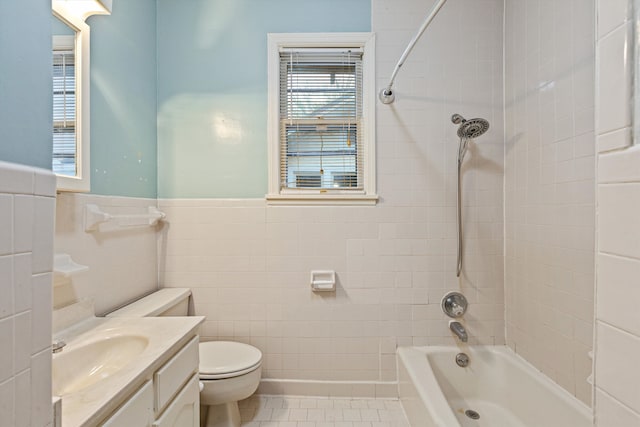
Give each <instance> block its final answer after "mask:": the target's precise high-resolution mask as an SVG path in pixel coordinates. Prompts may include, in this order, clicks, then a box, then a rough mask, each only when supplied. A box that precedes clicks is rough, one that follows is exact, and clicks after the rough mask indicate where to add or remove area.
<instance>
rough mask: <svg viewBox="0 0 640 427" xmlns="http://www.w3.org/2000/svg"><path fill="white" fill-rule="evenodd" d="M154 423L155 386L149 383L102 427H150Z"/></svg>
mask: <svg viewBox="0 0 640 427" xmlns="http://www.w3.org/2000/svg"><path fill="white" fill-rule="evenodd" d="M152 422H153V385H152V384H151V381H147V382H146V383H145V384H144V385H143V386H142V387H141V388H140V390H138V391H137V392H136V393H135V394H134V395H133V396H131V397H130V398H129V399H128V400H127V401H126V402H125V403H124V404H123V405H122V406H121V407H120V408H119V409H118V410H117V411H116V412H115V413H114V414H113V415H112V416H110V417H109V418H108V419H107V420H106V421H105V422H104V423H102V424H101V426H102V427H122V426H136V427H148V426H151V423H152Z"/></svg>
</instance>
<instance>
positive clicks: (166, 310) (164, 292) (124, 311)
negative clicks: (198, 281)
mask: <svg viewBox="0 0 640 427" xmlns="http://www.w3.org/2000/svg"><path fill="white" fill-rule="evenodd" d="M190 296H191V289H188V288H165V289H160V290H159V291H156V292H154V293H152V294H150V295H147V296H146V297H143V298H140V299H139V300H137V301H134V302H132V303H131V304H128V305H125V306H124V307H122V308H120V309H118V310H116V311H113V312H111V313H109V314H107V316H106V317H160V316H187V315H188V314H189V297H190Z"/></svg>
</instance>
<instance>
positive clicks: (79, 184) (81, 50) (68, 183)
mask: <svg viewBox="0 0 640 427" xmlns="http://www.w3.org/2000/svg"><path fill="white" fill-rule="evenodd" d="M63 3H64V2H59V1H54V2H53V4H52V8H53V14H54V15H55V16H56V17H57V18H58V19H60V20H61V21H62V22H63V23H66V24H67V25H68V26H69V27H70V28H71V29H73V30H75V31H76V38H75V39H76V43H75V52H74V54H75V63H76V150H77V151H76V164H77V175H76V176H75V177H71V176H66V175H58V174H56V178H57V190H58V191H75V192H88V191H89V190H90V189H91V181H90V180H91V168H90V156H89V153H90V145H91V141H90V138H91V137H90V135H91V133H90V125H89V122H90V104H91V102H90V94H89V92H90V89H89V88H90V79H89V72H90V69H91V67H90V55H89V52H90V45H91V40H90V38H91V34H90V29H89V26H88V25H87V24H86V23H85V22H84V20H83V19H82V18H80V17H78V16H75V15H74V14H73V13H71V12H70V11H69V10H67V8H66V7H65V5H64V4H63Z"/></svg>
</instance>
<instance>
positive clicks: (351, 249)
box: [159, 0, 504, 395]
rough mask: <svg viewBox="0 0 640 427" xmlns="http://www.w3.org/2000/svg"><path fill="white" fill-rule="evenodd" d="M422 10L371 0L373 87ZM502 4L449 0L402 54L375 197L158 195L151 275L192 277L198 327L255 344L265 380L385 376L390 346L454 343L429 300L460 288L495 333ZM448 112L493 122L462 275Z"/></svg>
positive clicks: (476, 317) (469, 321) (391, 375)
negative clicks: (312, 278)
mask: <svg viewBox="0 0 640 427" xmlns="http://www.w3.org/2000/svg"><path fill="white" fill-rule="evenodd" d="M430 7H431V4H424V2H422V1H418V0H411V1H409V0H403V1H391V0H374V1H373V2H372V14H373V25H372V30H373V31H374V32H375V33H376V44H377V50H376V62H377V70H376V72H377V78H378V86H379V87H382V85H384V84H386V82H387V79H388V77H389V76H390V74H391V71H392V69H393V66H394V65H395V62H396V61H397V59H398V56H399V55H400V53H401V52H402V50H403V49H404V48H405V47H406V44H407V42H408V41H409V40H410V38H411V37H412V36H413V33H414V31H415V29H416V28H418V26H419V25H420V23H421V20H422V19H423V17H424V14H425V13H426V12H427V11H428V10H429V8H430ZM502 7H503V2H502V1H498V0H495V1H480V2H479V1H475V0H464V1H455V2H450V4H447V7H446V8H444V9H443V10H442V12H441V13H440V14H439V15H438V19H437V20H436V21H434V22H433V25H432V26H431V27H430V29H429V33H428V34H427V35H426V37H425V38H424V39H423V40H422V41H421V42H420V43H419V44H418V45H417V47H416V49H415V51H414V53H413V54H412V56H411V57H410V58H409V60H408V61H407V63H406V64H405V66H404V67H403V70H402V78H400V79H398V82H397V85H396V94H397V100H396V102H395V103H394V104H393V105H382V104H377V106H376V108H377V129H376V131H377V176H378V194H379V195H380V201H379V203H378V205H377V206H374V207H346V206H336V207H291V206H267V205H266V203H265V201H264V200H261V199H260V200H258V199H255V200H252V199H243V200H231V199H207V200H202V199H163V200H160V201H159V205H160V208H161V209H162V210H163V211H165V212H166V213H167V219H168V221H169V225H168V227H167V229H166V230H165V231H164V232H163V233H162V234H161V235H160V237H159V239H160V243H159V248H160V257H159V260H160V261H159V262H160V282H161V284H162V285H163V286H168V287H182V286H188V287H191V288H192V289H193V292H194V300H195V312H196V314H199V315H205V316H207V321H206V322H205V324H204V327H203V330H202V337H203V338H204V339H233V340H238V341H245V342H249V343H251V344H253V345H255V346H257V347H258V348H260V349H261V350H262V351H263V353H264V365H263V369H264V370H263V376H264V377H265V378H271V379H273V378H276V379H304V380H335V381H347V382H349V381H365V382H371V383H376V382H386V381H395V380H396V365H395V349H396V346H397V345H424V344H439V343H446V344H453V343H454V338H453V337H452V335H451V333H450V331H449V329H448V323H447V318H445V316H444V314H443V313H442V311H441V309H440V299H441V297H442V296H443V295H444V294H445V293H446V292H447V291H449V290H462V291H463V292H464V293H465V294H466V295H467V297H468V299H469V301H470V304H471V306H470V309H469V311H468V313H467V315H466V316H465V319H466V325H467V327H468V329H469V335H470V337H471V338H470V341H471V342H472V343H484V344H503V343H504V322H503V317H504V305H503V299H504V294H503V285H504V283H503V277H502V276H503V262H502V257H503V223H502V206H503V198H502V193H503V191H502V190H503V184H502V182H503V145H504V144H503V138H502V129H503V123H502V98H503V95H502V59H503V58H502ZM454 113H460V114H462V115H464V116H466V117H469V118H471V117H484V118H486V119H488V120H489V121H490V122H491V126H492V127H491V130H490V131H489V132H488V133H487V134H486V135H485V136H483V137H482V138H481V139H479V140H478V141H476V143H475V144H473V145H472V146H471V148H470V150H469V153H468V155H467V160H466V166H465V169H464V196H463V197H464V204H465V220H464V227H465V241H466V251H465V256H466V259H465V268H464V275H463V277H462V278H461V279H460V280H458V279H457V278H456V275H455V271H454V268H455V263H456V259H455V258H456V246H455V245H456V226H455V200H456V154H457V146H458V140H457V138H456V136H455V135H456V134H455V131H456V126H455V125H453V124H452V123H451V121H450V117H451V115H452V114H454ZM318 269H332V270H335V271H336V273H337V277H338V289H337V292H335V293H326V294H320V293H318V294H314V293H313V292H311V290H310V286H309V274H310V271H311V270H318ZM369 390H371V389H369ZM364 393H366V392H364V391H363V392H362V393H357V394H356V395H358V394H360V395H363V394H364ZM369 394H371V393H369Z"/></svg>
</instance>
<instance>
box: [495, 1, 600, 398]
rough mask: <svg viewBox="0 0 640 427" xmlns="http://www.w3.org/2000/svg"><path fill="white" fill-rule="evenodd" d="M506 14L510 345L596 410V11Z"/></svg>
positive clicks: (555, 4) (538, 4)
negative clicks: (593, 384) (593, 357)
mask: <svg viewBox="0 0 640 427" xmlns="http://www.w3.org/2000/svg"><path fill="white" fill-rule="evenodd" d="M505 7H506V9H505V16H506V19H505V93H506V96H505V118H506V126H505V132H506V134H505V135H506V136H505V140H506V142H505V150H506V154H505V233H506V236H505V251H506V253H505V290H506V300H505V301H506V324H507V343H508V345H509V346H510V347H511V348H513V349H514V350H515V351H516V352H517V353H518V354H520V355H521V356H523V357H524V358H525V359H527V360H528V361H529V362H531V363H533V364H534V365H535V366H536V367H537V368H538V369H540V370H541V371H542V372H544V373H545V374H547V375H548V376H549V377H551V378H552V379H553V380H555V381H556V382H557V383H558V384H560V385H561V386H562V387H564V388H565V389H566V390H568V391H569V392H571V393H572V394H574V395H575V396H577V397H578V398H579V399H580V400H582V401H583V402H585V403H587V404H590V403H591V388H592V387H591V386H590V385H589V383H588V382H587V378H588V377H589V376H590V375H591V371H592V368H591V367H592V362H591V359H590V357H589V356H588V352H589V351H591V349H592V341H593V316H594V313H593V304H594V247H595V234H594V227H595V137H594V127H595V123H594V88H595V66H594V64H595V61H594V55H595V46H594V39H595V35H594V31H595V21H594V15H595V13H594V10H595V5H594V2H593V1H592V0H588V1H585V0H507V1H506V2H505Z"/></svg>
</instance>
